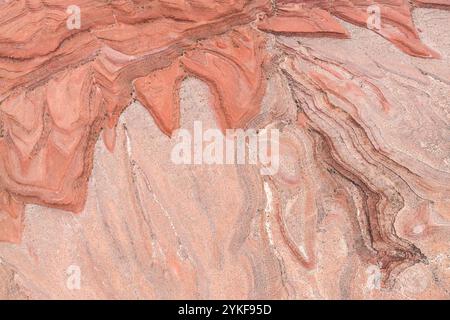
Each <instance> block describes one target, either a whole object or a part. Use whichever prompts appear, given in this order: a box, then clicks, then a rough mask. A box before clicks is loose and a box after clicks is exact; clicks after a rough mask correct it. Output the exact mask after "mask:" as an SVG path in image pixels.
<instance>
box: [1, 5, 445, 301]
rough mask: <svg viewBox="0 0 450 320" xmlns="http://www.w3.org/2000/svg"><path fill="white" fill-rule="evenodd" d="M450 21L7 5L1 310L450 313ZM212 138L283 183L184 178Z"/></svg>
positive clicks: (216, 8)
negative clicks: (425, 302)
mask: <svg viewBox="0 0 450 320" xmlns="http://www.w3.org/2000/svg"><path fill="white" fill-rule="evenodd" d="M71 5H75V6H78V7H79V8H80V14H81V16H80V18H81V19H80V22H81V23H80V28H79V29H78V28H75V29H70V28H68V26H67V19H68V13H67V12H66V9H67V7H69V6H71ZM373 5H377V6H378V7H377V8H378V9H379V12H380V18H381V19H380V23H381V24H380V25H379V28H373V27H372V26H371V25H370V24H368V22H367V21H368V20H369V19H370V16H371V11H370V10H371V9H370V7H371V6H373ZM417 7H423V8H427V9H416V8H417ZM448 8H450V2H449V1H447V0H439V1H436V0H430V1H428V0H427V1H422V0H420V1H413V2H410V1H404V0H393V1H388V2H386V1H365V0H342V1H301V0H297V1H294V0H278V1H269V0H256V1H254V0H253V1H245V0H239V1H213V0H202V1H198V0H196V1H165V0H155V1H126V0H123V1H122V0H121V1H119V0H117V1H110V2H105V1H93V0H79V1H65V0H58V1H44V0H33V1H22V0H19V1H0V240H2V241H3V243H1V244H0V258H1V260H0V283H1V284H2V285H1V287H3V288H6V289H4V292H2V291H0V296H2V295H3V296H6V297H10V298H22V297H29V298H58V297H63V298H69V297H77V298H81V297H88V298H107V297H109V298H123V297H127V298H130V297H132V298H142V297H143V298H365V297H371V298H399V297H400V298H404V297H407V298H448V290H450V287H449V286H450V283H449V282H448V279H449V271H448V270H449V269H448V264H449V263H450V257H449V247H448V240H449V229H448V227H449V225H450V221H449V219H450V216H449V212H450V202H449V200H448V199H449V196H450V186H449V183H448V181H450V144H449V141H450V134H449V131H448V128H449V122H450V119H449V115H450V110H449V105H450V101H449V97H450V95H449V93H450V90H449V86H450V69H449V67H448V66H449V58H450V57H449V55H450V47H449V45H448V44H449V43H450V37H449V36H448V35H447V29H448V26H449V24H450V13H449V11H448V10H446V9H448ZM413 9H415V10H413ZM441 9H444V10H441ZM386 40H387V41H388V42H390V43H388V42H387V41H386ZM145 110H147V111H148V113H145V112H144V111H145ZM195 120H202V121H203V122H204V123H207V124H208V126H210V127H217V128H219V129H221V130H222V131H224V130H225V129H228V128H256V129H264V128H266V129H268V128H277V129H280V131H281V140H280V152H281V168H280V171H279V172H278V173H277V174H276V175H274V176H272V177H263V176H261V175H259V171H258V168H255V167H253V166H249V165H244V166H239V165H238V166H177V165H174V164H173V163H172V162H171V160H170V150H171V148H172V147H173V145H174V144H175V143H176V141H174V139H172V138H171V137H172V134H173V132H174V131H175V130H176V129H178V128H180V127H190V125H191V124H192V122H193V121H195ZM100 134H101V138H99V137H100ZM99 141H103V142H104V146H103V144H101V143H98V142H99ZM105 148H106V149H105ZM105 150H109V152H105ZM174 199H176V201H174ZM73 213H76V215H74V214H73ZM74 264H75V265H77V266H79V267H80V270H82V275H83V278H82V279H83V285H82V287H81V289H80V290H75V291H74V290H70V289H68V288H67V286H66V283H65V277H66V270H67V268H68V267H69V266H70V265H74ZM336 277H338V281H336V280H335V278H336ZM378 279H379V280H380V281H378ZM378 282H380V285H378Z"/></svg>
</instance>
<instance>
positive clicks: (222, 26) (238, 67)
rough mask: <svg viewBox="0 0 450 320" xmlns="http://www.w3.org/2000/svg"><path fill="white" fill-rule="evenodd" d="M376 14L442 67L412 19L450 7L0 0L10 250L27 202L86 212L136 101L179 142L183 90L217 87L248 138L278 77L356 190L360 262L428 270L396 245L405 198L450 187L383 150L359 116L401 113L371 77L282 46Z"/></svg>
mask: <svg viewBox="0 0 450 320" xmlns="http://www.w3.org/2000/svg"><path fill="white" fill-rule="evenodd" d="M70 5H75V6H78V7H79V8H80V10H81V11H80V12H81V24H80V28H79V29H73V30H70V29H69V28H67V25H66V21H67V13H66V9H67V7H68V6H70ZM373 5H377V6H378V8H379V10H380V13H381V17H382V18H381V24H380V25H379V28H375V29H374V28H371V29H372V30H373V31H374V32H376V33H377V34H379V35H381V36H382V37H384V38H386V39H387V40H389V41H390V42H392V43H393V44H394V45H395V46H396V47H397V48H399V49H400V50H402V51H403V52H404V53H405V54H408V55H411V56H416V57H421V58H439V57H440V55H439V53H438V52H437V51H435V50H434V49H432V48H430V47H428V46H426V45H425V44H423V43H422V42H421V40H420V38H419V34H418V31H417V30H416V28H415V26H414V23H413V20H412V13H411V12H412V9H413V7H415V6H417V7H435V8H440V9H448V8H449V7H450V2H449V1H447V0H439V1H437V0H430V1H413V2H412V4H411V2H410V1H403V0H395V1H390V2H388V3H387V2H385V1H364V0H352V1H350V0H348V1H345V0H343V1H293V0H280V1H269V0H253V1H244V0H240V1H239V0H238V1H231V0H230V1H212V0H202V1H198V0H196V1H164V0H159V1H156V0H155V1H110V2H108V3H106V2H104V1H91V0H84V1H81V0H80V1H65V0H64V1H63V0H59V1H51V2H50V1H40V0H29V1H22V0H20V1H1V2H0V80H1V82H0V111H1V113H0V212H1V217H2V219H1V220H0V240H2V241H11V242H19V241H20V238H21V233H22V229H23V224H22V220H23V208H24V205H25V204H28V203H35V204H40V205H43V206H49V207H55V208H61V209H64V210H69V211H73V212H80V211H81V210H82V209H83V206H84V203H85V199H86V193H87V182H88V180H89V176H90V173H91V169H92V163H93V150H94V145H95V143H96V141H97V139H98V136H99V134H100V133H101V132H103V138H104V141H105V143H106V145H107V147H108V149H110V150H111V151H112V150H113V149H114V144H115V127H116V125H117V122H118V118H119V116H120V114H121V113H122V112H123V111H124V109H125V108H126V107H127V106H128V105H129V104H130V103H131V102H132V101H134V100H138V101H139V102H141V103H142V105H144V106H145V108H147V109H148V111H149V112H150V113H151V115H152V116H153V117H154V119H155V122H156V124H157V125H158V126H159V128H160V129H161V131H162V132H163V133H164V134H166V135H168V136H171V134H172V133H173V131H174V130H176V129H177V128H179V126H180V110H179V87H180V83H181V81H182V80H183V79H184V78H186V77H188V76H194V77H197V78H199V79H202V80H203V81H204V82H205V83H206V84H207V85H208V86H209V88H210V91H211V93H212V101H211V104H212V106H213V107H214V112H215V114H216V119H217V122H218V124H219V126H220V127H221V128H222V129H227V128H242V127H245V126H246V125H248V124H249V123H250V122H251V121H252V120H253V119H254V118H255V117H256V116H257V115H258V114H259V112H260V106H261V101H262V99H263V96H264V94H265V92H266V89H267V79H268V78H269V77H270V76H273V75H275V74H276V75H278V76H280V77H283V78H285V79H286V81H287V82H288V83H289V88H290V92H289V94H291V95H292V97H293V99H294V100H295V101H296V102H297V104H298V108H297V112H298V119H299V120H298V121H299V125H301V126H303V127H304V128H308V132H310V138H311V139H312V140H313V141H314V144H315V145H316V150H315V153H314V155H315V160H316V161H317V164H318V165H320V166H322V167H325V168H328V169H329V170H332V171H333V172H335V175H336V178H335V179H336V180H338V181H339V183H340V184H341V185H345V186H346V188H347V190H349V189H351V190H353V196H352V197H353V200H352V201H353V205H352V210H351V211H352V212H353V213H354V214H355V219H356V220H357V223H356V224H357V226H358V229H359V232H360V234H361V238H362V241H363V243H364V246H363V247H364V250H362V251H364V252H362V253H361V254H362V255H367V256H368V257H369V258H368V259H372V258H374V257H375V259H376V260H377V261H380V263H381V265H382V268H383V270H385V271H386V272H385V274H386V279H387V278H388V275H390V274H391V273H392V272H394V271H398V270H401V269H402V268H404V267H405V266H408V265H411V264H414V263H416V262H418V261H426V258H425V257H424V255H423V254H422V253H421V252H420V250H419V249H417V248H416V247H415V246H414V245H413V244H412V243H410V242H408V241H406V240H403V239H401V238H400V237H398V236H397V234H396V232H395V228H394V222H395V217H396V214H397V213H398V212H399V211H400V210H401V209H402V208H403V206H404V201H405V197H413V198H415V199H416V198H417V199H434V200H436V201H438V200H439V199H442V197H445V196H448V194H449V190H448V185H447V186H446V182H445V181H448V180H446V177H444V176H442V175H441V176H439V175H438V174H437V173H436V172H434V171H433V170H428V169H423V168H422V167H419V169H417V170H412V169H411V168H410V167H409V164H408V163H401V161H399V160H394V159H392V158H391V157H390V154H389V152H387V151H385V150H382V149H381V148H380V147H379V146H378V145H377V143H376V141H375V140H374V138H373V136H375V135H376V133H373V132H371V131H370V128H369V129H368V128H367V126H366V125H365V123H364V121H363V120H361V119H360V115H359V113H358V112H359V111H358V103H366V104H373V105H377V106H379V107H380V112H389V110H390V108H392V106H391V104H390V102H389V99H388V98H386V97H385V95H384V93H383V89H382V88H380V87H379V86H377V84H376V83H375V82H374V81H371V80H370V79H365V80H364V86H365V89H362V88H361V87H360V86H359V85H358V84H357V83H355V82H354V81H353V80H352V77H353V76H357V77H363V74H362V73H361V72H360V74H356V73H355V71H353V70H349V69H348V68H346V67H344V66H339V62H336V61H333V59H331V58H329V57H328V58H327V57H322V56H314V54H313V53H311V52H308V49H305V48H304V47H302V48H300V47H298V46H296V45H295V44H294V43H287V42H280V41H278V40H277V41H276V44H275V45H274V43H273V41H272V40H273V39H274V38H273V35H284V36H308V37H333V38H349V37H350V34H349V32H348V31H347V30H346V29H345V28H344V26H343V25H342V24H341V23H340V22H339V19H341V20H345V21H347V22H349V23H352V24H355V25H358V26H361V27H367V21H368V19H369V17H370V11H369V10H368V8H369V7H370V6H373ZM331 96H333V97H334V98H333V99H337V100H339V101H340V102H339V104H337V103H336V101H335V100H333V99H332V98H330V97H331ZM355 101H356V102H355ZM343 105H344V106H343ZM311 237H313V236H312V235H311ZM287 238H288V237H287ZM286 241H288V243H290V246H289V247H290V248H292V250H293V252H294V254H296V255H297V256H298V257H299V259H300V260H301V261H302V263H303V264H304V266H305V267H307V268H309V267H311V266H313V265H314V257H313V254H312V253H311V252H313V251H314V250H313V249H312V248H308V249H307V250H308V252H309V254H307V255H308V257H305V255H304V254H299V253H298V252H296V250H295V245H294V244H293V241H291V240H289V239H287V240H286Z"/></svg>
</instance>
